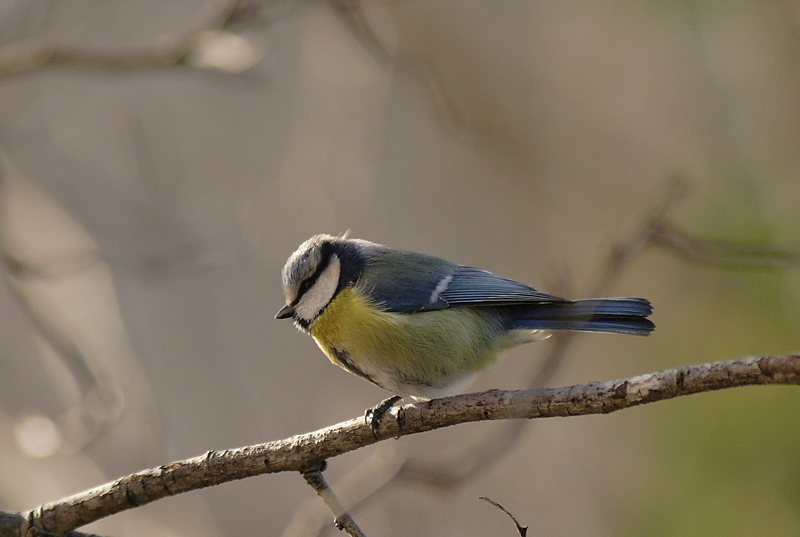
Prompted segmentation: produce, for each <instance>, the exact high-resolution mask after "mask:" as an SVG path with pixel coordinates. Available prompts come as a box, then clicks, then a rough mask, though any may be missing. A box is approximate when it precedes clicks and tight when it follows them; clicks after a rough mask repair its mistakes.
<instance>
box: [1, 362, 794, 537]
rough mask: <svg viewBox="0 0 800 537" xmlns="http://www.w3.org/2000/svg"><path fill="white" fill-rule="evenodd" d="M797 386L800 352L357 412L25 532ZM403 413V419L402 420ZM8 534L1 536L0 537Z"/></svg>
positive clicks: (187, 465) (175, 470) (130, 485)
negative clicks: (507, 431)
mask: <svg viewBox="0 0 800 537" xmlns="http://www.w3.org/2000/svg"><path fill="white" fill-rule="evenodd" d="M767 384H792V385H794V384H800V355H789V356H783V357H776V356H762V357H760V358H743V359H740V360H733V361H727V362H715V363H709V364H702V365H695V366H685V367H680V368H677V369H668V370H665V371H660V372H657V373H650V374H646V375H640V376H636V377H630V378H626V379H619V380H612V381H607V382H592V383H589V384H583V385H575V386H568V387H563V388H548V389H538V390H519V391H500V390H491V391H488V392H483V393H473V394H467V395H458V396H454V397H447V398H444V399H434V400H432V401H428V402H425V403H416V404H409V405H403V406H401V407H395V408H393V409H391V410H390V411H389V413H388V415H387V417H392V418H394V419H384V420H382V421H381V424H380V427H379V429H378V430H377V433H376V434H373V431H372V428H371V427H370V426H369V425H368V424H367V423H365V422H364V418H363V417H362V416H359V417H357V418H354V419H352V420H350V421H346V422H343V423H339V424H337V425H333V426H331V427H328V428H325V429H321V430H318V431H314V432H312V433H307V434H302V435H298V436H294V437H291V438H287V439H285V440H280V441H275V442H269V443H266V444H260V445H255V446H248V447H243V448H239V449H233V450H225V451H222V452H217V451H210V452H208V453H207V454H205V455H203V456H200V457H195V458H192V459H188V460H184V461H178V462H173V463H171V464H166V465H164V466H160V467H158V468H152V469H150V470H145V471H142V472H138V473H136V474H132V475H129V476H127V477H123V478H121V479H118V480H117V481H114V482H111V483H107V484H105V485H102V486H99V487H97V488H94V489H92V490H89V491H86V492H82V493H79V494H76V495H74V496H71V497H69V498H64V499H62V500H59V501H57V502H53V503H50V504H46V505H43V506H41V507H37V508H36V509H33V510H32V511H29V512H27V513H25V514H23V520H24V522H23V527H22V528H21V529H20V531H22V534H23V535H26V536H29V537H35V536H37V535H44V534H47V533H55V534H59V533H61V534H63V533H67V532H68V531H70V530H73V529H75V528H79V527H81V526H83V525H86V524H89V523H90V522H94V521H96V520H99V519H101V518H104V517H106V516H109V515H113V514H115V513H119V512H121V511H125V510H128V509H132V508H134V507H138V506H141V505H145V504H148V503H150V502H153V501H155V500H159V499H161V498H166V497H168V496H174V495H176V494H180V493H183V492H189V491H191V490H198V489H202V488H205V487H210V486H213V485H219V484H221V483H227V482H229V481H234V480H237V479H243V478H246V477H252V476H256V475H263V474H269V473H277V472H287V471H295V472H303V471H306V469H307V468H309V466H310V465H313V464H321V463H322V461H325V460H327V459H329V458H332V457H337V456H339V455H342V454H343V453H347V452H350V451H354V450H356V449H360V448H362V447H365V446H369V445H372V444H375V443H376V442H379V441H381V440H386V439H390V438H396V437H400V436H407V435H411V434H417V433H421V432H425V431H432V430H434V429H439V428H442V427H449V426H451V425H456V424H459V423H468V422H474V421H485V420H505V419H520V418H528V419H534V418H550V417H567V416H581V415H589V414H608V413H610V412H615V411H617V410H622V409H624V408H630V407H634V406H639V405H643V404H647V403H654V402H656V401H661V400H666V399H672V398H675V397H681V396H685V395H691V394H695V393H700V392H708V391H714V390H721V389H725V388H733V387H738V386H752V385H767ZM400 413H402V414H403V419H402V420H400V419H397V418H398V415H399V414H400ZM0 535H2V534H0Z"/></svg>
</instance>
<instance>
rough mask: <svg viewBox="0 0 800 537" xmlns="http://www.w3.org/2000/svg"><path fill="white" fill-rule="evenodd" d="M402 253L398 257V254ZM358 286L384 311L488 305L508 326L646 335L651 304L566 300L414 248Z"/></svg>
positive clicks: (374, 266)
mask: <svg viewBox="0 0 800 537" xmlns="http://www.w3.org/2000/svg"><path fill="white" fill-rule="evenodd" d="M395 256H400V257H395ZM357 285H358V286H359V287H360V288H361V290H362V291H363V292H365V293H366V294H367V295H368V296H369V297H370V298H371V299H372V300H374V301H375V302H376V304H378V305H379V307H381V308H383V309H384V310H386V311H390V312H394V313H416V312H421V311H431V310H441V309H445V308H449V307H450V306H460V305H464V306H476V307H490V308H493V309H494V313H495V315H497V316H498V318H499V319H502V323H503V325H504V326H505V327H506V329H508V330H578V331H587V332H615V333H623V334H635V335H647V334H649V333H650V332H652V331H653V329H654V328H655V326H654V325H653V323H652V322H651V321H650V320H649V319H647V318H646V317H647V316H649V315H650V314H651V313H652V311H653V307H652V306H651V305H650V302H648V301H647V300H645V299H643V298H595V299H585V300H576V301H572V300H567V299H565V298H561V297H557V296H554V295H549V294H547V293H542V292H541V291H537V290H536V289H534V288H533V287H531V286H529V285H526V284H524V283H522V282H518V281H516V280H511V279H509V278H503V277H502V276H498V275H496V274H492V273H491V272H487V271H485V270H480V269H476V268H472V267H465V266H463V265H456V264H454V263H450V262H449V261H444V260H443V259H439V258H437V257H433V256H428V255H424V254H417V253H414V252H403V251H398V250H386V251H383V252H381V253H379V254H377V255H376V256H375V257H373V258H372V260H371V261H370V264H369V267H367V269H366V270H365V271H364V273H363V274H362V277H361V278H360V279H359V281H358V283H357Z"/></svg>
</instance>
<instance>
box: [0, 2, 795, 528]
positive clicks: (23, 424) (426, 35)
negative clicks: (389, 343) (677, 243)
mask: <svg viewBox="0 0 800 537" xmlns="http://www.w3.org/2000/svg"><path fill="white" fill-rule="evenodd" d="M231 10H232V11H231ZM0 40H2V44H1V45H0V102H1V103H2V105H0V188H1V189H2V191H1V193H0V195H1V196H2V197H0V240H2V250H3V251H2V253H3V258H4V260H5V265H4V268H5V279H4V280H3V283H2V285H0V353H1V354H0V459H1V460H2V461H3V462H2V464H0V506H1V507H2V508H3V509H6V510H24V509H28V508H32V507H34V506H36V505H38V504H40V503H43V502H47V501H52V500H55V499H58V498H60V497H62V496H65V495H68V494H72V493H75V492H78V491H80V490H83V489H86V488H89V487H93V486H96V485H99V484H101V483H104V482H106V481H109V480H112V479H115V478H117V477H119V476H121V475H125V474H128V473H131V472H134V471H137V470H140V469H144V468H147V467H152V466H158V465H160V464H165V463H167V462H170V461H172V460H176V459H182V458H187V457H191V456H195V455H199V454H202V453H203V452H205V451H207V450H209V449H225V448H233V447H238V446H242V445H246V444H252V443H259V442H265V441H269V440H277V439H281V438H284V437H287V436H290V435H293V434H299V433H303V432H307V431H311V430H314V429H317V428H320V427H324V426H327V425H330V424H333V423H336V422H338V421H342V420H345V419H349V418H352V417H355V416H357V415H359V414H361V413H362V412H363V410H364V409H365V408H366V407H369V406H372V405H374V404H375V403H377V402H378V401H380V400H381V399H382V398H384V397H385V396H386V395H387V394H386V393H384V392H382V391H381V390H379V389H378V388H376V387H374V386H371V385H370V384H368V383H365V382H363V381H362V380H360V379H358V378H356V377H354V376H352V375H349V374H347V373H345V372H343V371H341V370H339V369H338V368H336V367H333V366H332V365H331V364H329V363H328V362H327V360H326V359H325V357H324V356H323V355H322V353H321V352H319V350H318V349H316V347H315V345H314V342H313V341H312V340H311V338H308V337H305V336H303V335H301V334H299V333H298V332H297V331H296V330H295V329H294V328H293V327H292V326H291V325H290V324H289V323H287V322H279V321H275V320H273V315H274V313H275V312H276V311H277V310H278V308H279V307H280V306H281V305H282V301H283V297H282V292H281V288H280V277H279V275H280V269H281V267H282V266H283V263H284V261H285V259H286V257H287V256H288V255H289V254H290V253H291V252H292V251H293V250H294V249H295V248H296V247H297V246H298V245H299V244H300V243H301V242H302V241H303V240H305V239H306V238H308V237H309V236H311V235H312V234H315V233H320V232H327V233H334V234H335V233H341V232H344V231H346V230H348V229H349V230H351V231H352V235H353V236H355V237H361V238H365V239H369V240H373V241H377V242H381V243H385V244H389V245H392V246H395V247H403V248H408V249H413V250H418V251H423V252H427V253H432V254H435V255H439V256H441V257H445V258H447V259H450V260H453V261H457V262H460V263H464V264H468V265H473V266H478V267H481V268H485V269H488V270H491V271H493V272H496V273H499V274H502V275H505V276H508V277H512V278H516V279H520V280H523V281H525V282H528V283H530V284H532V285H534V286H536V287H538V288H541V289H543V290H545V291H549V292H553V293H557V294H559V293H560V294H565V295H568V296H571V297H578V296H582V295H585V294H586V293H588V292H589V290H590V289H591V288H592V287H593V286H594V285H595V284H596V282H597V279H598V277H599V274H600V273H602V272H603V270H605V268H606V267H607V263H608V256H609V252H610V251H611V249H612V247H613V245H614V244H616V243H617V242H619V241H620V240H625V239H626V238H628V237H630V236H632V235H635V234H636V233H637V230H641V229H643V228H644V227H646V224H647V219H648V217H649V216H648V215H649V214H650V209H649V207H651V206H652V205H653V204H658V202H659V200H662V198H663V197H664V196H665V194H664V191H665V184H666V183H667V181H668V180H669V178H670V177H673V176H675V175H679V176H681V177H682V178H684V180H685V182H686V183H688V184H689V185H690V193H689V194H688V195H687V196H685V198H684V200H683V201H682V202H681V203H680V204H677V205H676V206H675V207H674V208H673V209H672V210H671V211H670V212H669V220H670V222H673V223H675V224H676V225H679V226H680V227H681V229H684V230H686V231H688V232H689V233H691V234H692V235H694V236H696V237H698V238H713V239H718V240H723V241H730V242H732V243H734V244H746V245H748V246H753V247H758V248H765V249H775V250H782V251H791V250H795V251H796V250H797V249H800V240H798V229H800V171H798V170H800V2H797V1H768V2H716V1H710V0H705V1H701V0H697V1H684V2H646V1H641V0H640V1H633V0H629V1H616V2H612V1H605V2H604V1H565V0H557V1H556V0H535V1H531V0H524V1H521V0H508V1H501V2H479V1H474V0H462V1H444V0H440V1H429V0H414V1H411V0H383V1H379V0H376V1H371V0H363V1H348V2H341V3H334V2H331V3H325V2H310V1H304V2H301V1H297V2H292V1H281V0H273V1H265V2H239V3H225V2H221V3H220V2H196V1H187V0H169V1H160V2H155V1H150V0H147V1H142V0H139V1H118V2H106V1H101V0H68V1H67V0H64V1H61V0H3V1H2V2H0ZM131 58H134V59H136V60H137V61H136V62H134V61H129V60H131ZM137 62H138V63H137ZM788 265H789V266H788V268H785V269H782V270H774V269H773V270H761V269H752V268H751V269H742V268H739V267H737V266H736V263H732V264H728V266H726V267H720V266H717V265H715V264H713V263H690V262H687V261H686V260H684V259H682V258H681V257H680V256H678V255H676V254H675V252H673V251H670V250H667V249H664V248H658V247H654V246H647V247H646V248H645V249H644V251H642V252H641V254H639V255H637V256H635V257H633V258H631V259H630V260H629V262H627V263H625V264H624V266H622V267H621V268H620V270H619V271H618V275H619V278H618V279H617V280H615V282H614V284H613V285H612V286H610V287H607V288H606V289H604V293H606V294H609V295H624V296H644V297H647V298H649V299H650V300H651V301H652V302H653V303H654V305H655V308H656V313H655V315H654V320H655V322H656V324H657V327H658V328H657V330H656V332H655V333H654V334H653V336H651V337H649V338H631V337H623V336H611V335H591V336H581V337H580V338H578V339H576V340H575V341H574V342H573V345H572V346H570V347H569V349H568V351H567V354H566V355H565V357H564V359H563V360H562V361H561V362H560V364H559V368H558V369H557V372H556V375H555V377H553V378H550V379H549V381H548V383H549V384H550V385H563V384H572V383H580V382H587V381H592V380H608V379H612V378H619V377H624V376H629V375H634V374H638V373H643V372H647V371H653V370H657V369H664V368H667V367H672V366H677V365H685V364H691V363H700V362H706V361H712V360H721V359H729V358H736V357H741V356H746V355H750V354H770V353H771V354H784V353H788V352H792V351H795V352H796V351H797V350H798V349H800V321H798V318H799V314H800V276H799V274H798V273H799V272H800V271H798V270H797V266H796V265H795V266H792V264H791V263H789V264H788ZM552 345H553V340H550V341H547V342H543V343H539V344H536V345H529V346H525V347H522V348H519V349H516V350H515V351H514V352H512V353H511V354H510V355H509V356H508V357H507V359H506V360H505V361H504V362H503V363H502V364H499V365H497V366H495V367H494V368H493V369H491V370H489V371H488V372H487V373H486V374H484V375H483V376H482V377H481V378H480V380H479V382H478V383H477V384H476V386H475V389H476V390H478V389H489V388H504V389H515V388H522V387H524V386H526V385H527V383H528V382H529V379H530V378H531V377H532V376H534V375H535V373H536V371H537V368H538V367H540V365H541V363H542V362H543V360H544V357H545V355H546V354H547V353H548V352H549V350H550V349H551V348H552ZM799 412H800V392H798V390H797V389H796V388H787V387H769V388H765V387H759V388H749V389H743V390H737V391H730V392H722V393H715V394H704V395H700V396H695V397H692V398H686V399H683V400H678V401H672V402H666V403H659V404H657V405H648V406H645V407H640V408H637V409H634V410H628V411H623V412H620V413H617V414H614V415H610V416H601V417H582V418H572V419H559V420H548V421H540V422H536V423H531V424H528V426H527V427H526V428H525V429H524V430H523V432H522V434H521V436H520V437H519V440H518V442H517V443H516V444H515V445H514V447H513V448H512V449H511V450H510V451H508V452H506V453H503V454H502V455H500V456H497V457H492V458H491V460H489V461H483V462H481V463H480V464H479V465H478V466H479V467H480V471H478V472H476V473H475V474H474V475H472V477H471V478H470V479H467V480H465V481H463V482H461V483H460V484H459V485H458V486H454V487H436V486H429V485H424V484H420V483H418V482H412V481H409V480H405V481H401V482H393V483H391V484H389V485H386V486H384V487H383V488H381V490H380V492H378V493H375V494H371V493H369V491H370V490H372V489H371V488H370V487H377V486H379V485H375V482H380V480H381V479H384V478H385V477H386V476H390V475H391V474H392V472H393V471H395V470H396V469H397V466H398V465H399V464H400V462H398V461H402V460H404V459H405V457H409V456H413V457H416V458H422V459H429V460H431V461H433V462H434V465H436V464H438V463H440V462H452V461H457V460H460V459H459V457H460V455H461V454H462V453H463V452H465V451H468V448H467V446H470V445H472V444H473V443H474V442H484V443H487V442H488V444H489V445H491V443H492V440H493V438H494V435H496V436H497V438H498V439H499V438H501V437H502V436H503V435H504V434H506V431H507V429H506V428H505V427H504V424H498V423H481V424H472V425H466V426H460V427H456V428H453V429H452V430H441V431H435V432H432V433H427V434H425V435H419V436H417V437H410V438H404V439H401V440H398V441H394V442H385V443H383V444H382V445H381V446H373V447H371V448H368V449H364V450H361V451H358V452H355V453H352V454H348V455H345V456H342V457H339V458H337V459H334V460H331V461H330V464H329V469H328V471H327V472H326V476H327V477H328V479H329V482H330V483H331V484H332V486H333V487H334V490H336V491H337V492H339V491H341V494H340V495H341V496H342V500H343V501H344V503H345V504H352V502H354V501H356V499H355V498H358V496H359V494H358V493H359V491H360V492H361V493H365V492H366V493H367V496H368V498H367V500H366V501H365V502H363V503H362V504H360V507H358V508H357V509H356V510H355V511H354V513H353V514H354V516H355V518H356V520H357V521H358V522H359V524H360V525H361V527H362V528H363V529H364V531H365V532H366V533H367V534H368V535H383V536H410V535H420V536H423V535H509V536H511V535H514V534H515V533H514V532H515V530H514V528H513V526H512V525H511V522H510V521H509V520H507V519H506V517H505V515H503V514H502V513H500V512H499V511H497V510H496V509H494V508H493V507H491V506H490V505H488V504H486V503H483V502H480V501H478V500H477V496H480V495H485V496H489V497H491V498H492V499H494V500H495V501H498V502H500V503H501V504H503V505H504V506H505V507H506V508H508V509H509V510H510V511H511V512H512V513H513V514H514V515H515V516H516V517H517V518H518V519H519V520H520V521H521V522H522V523H524V524H528V525H530V527H531V530H530V531H531V533H532V534H533V535H536V536H552V537H555V536H561V535H564V536H567V535H570V536H572V535H583V536H611V535H615V536H621V535H643V534H647V535H654V536H661V535H663V536H671V535H681V536H685V535H728V536H732V535H743V536H749V535H771V536H782V535H797V534H798V532H800V414H799ZM487 439H488V441H487ZM499 441H500V440H498V442H499ZM364 464H367V466H364ZM359 472H360V473H359ZM364 476H366V477H364ZM351 489H352V491H355V492H354V493H353V495H352V496H351V495H349V493H348V492H347V491H348V490H351ZM331 518H332V517H331V515H330V513H327V512H326V511H325V510H324V508H322V506H321V502H319V500H318V499H317V498H316V495H315V494H314V493H313V491H312V490H311V489H310V488H309V487H308V486H307V485H306V484H305V482H304V481H303V479H302V478H301V477H300V476H299V475H294V474H285V475H269V476H262V477H258V478H253V479H248V480H245V481H241V482H235V483H230V484H227V485H224V486H221V487H217V488H214V489H209V490H203V491H200V492H195V493H191V494H186V495H182V496H179V497H176V498H171V499H168V500H165V501H160V502H157V503H155V504H151V505H148V506H146V507H144V508H140V509H136V510H133V511H129V512H126V513H123V514H121V515H117V516H114V517H111V518H109V519H107V520H104V521H101V522H99V523H96V524H94V525H92V526H90V527H89V528H88V530H89V531H95V532H97V533H102V534H107V535H113V536H119V537H124V536H139V535H155V536H183V535H195V536H206V535H208V536H211V535H223V536H233V535H282V534H283V535H316V534H317V527H318V525H319V524H324V525H325V527H327V528H328V529H327V530H326V531H327V533H326V534H328V535H330V534H333V533H334V532H335V530H334V529H333V528H332V524H331Z"/></svg>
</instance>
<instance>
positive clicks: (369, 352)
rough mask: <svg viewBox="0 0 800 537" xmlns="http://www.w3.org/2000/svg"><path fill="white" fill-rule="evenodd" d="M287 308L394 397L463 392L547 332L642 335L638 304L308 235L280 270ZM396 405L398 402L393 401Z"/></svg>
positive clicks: (645, 323) (333, 353) (326, 346)
mask: <svg viewBox="0 0 800 537" xmlns="http://www.w3.org/2000/svg"><path fill="white" fill-rule="evenodd" d="M283 291H284V294H285V297H286V305H285V306H284V307H283V308H282V309H281V310H280V311H279V312H278V314H277V315H276V316H275V317H276V318H277V319H289V318H291V319H294V321H295V324H296V326H297V327H298V328H299V329H300V330H301V331H303V332H306V333H309V334H311V336H312V337H313V338H314V340H315V341H316V342H317V345H319V348H320V349H322V352H324V353H325V355H326V356H327V357H328V359H329V360H330V361H331V362H333V363H334V364H336V365H338V366H339V367H341V368H342V369H344V370H346V371H349V372H350V373H353V374H354V375H357V376H359V377H361V378H363V379H365V380H368V381H370V382H372V383H373V384H376V385H378V386H380V387H381V388H383V389H385V390H388V391H389V392H392V393H393V394H395V395H396V396H400V397H408V396H410V397H412V398H413V399H416V400H427V399H432V398H436V397H443V396H446V395H453V394H456V393H462V392H463V390H464V389H465V388H466V387H467V386H468V385H469V383H470V382H471V381H472V380H473V379H474V377H475V376H476V374H477V373H478V372H480V371H481V370H483V369H485V368H486V367H488V366H489V365H491V364H492V363H494V362H495V361H497V359H498V358H499V357H500V356H501V355H502V354H503V352H504V351H506V350H508V349H511V348H512V347H516V346H517V345H521V344H523V343H529V342H532V341H536V340H540V339H544V338H546V337H547V335H549V334H548V333H549V332H550V331H552V330H573V331H582V332H609V333H617V334H633V335H639V336H646V335H648V334H650V333H651V332H652V331H653V329H654V328H655V325H654V324H653V323H652V322H651V321H650V320H648V319H647V316H648V315H650V314H651V313H652V311H653V307H652V306H651V305H650V302H648V301H647V300H645V299H643V298H596V299H587V300H567V299H565V298H560V297H557V296H553V295H549V294H546V293H543V292H541V291H537V290H536V289H534V288H533V287H531V286H529V285H526V284H524V283H521V282H518V281H515V280H511V279H508V278H503V277H501V276H497V275H495V274H492V273H491V272H487V271H485V270H480V269H477V268H472V267H467V266H464V265H457V264H455V263H451V262H449V261H445V260H444V259H440V258H438V257H434V256H431V255H426V254H421V253H416V252H410V251H406V250H397V249H393V248H389V247H387V246H383V245H380V244H376V243H374V242H369V241H365V240H359V239H350V238H346V237H334V236H331V235H316V236H314V237H311V238H310V239H309V240H307V241H306V242H304V243H303V244H301V245H300V247H299V248H298V249H297V251H296V252H294V253H293V254H292V255H291V256H290V257H289V259H288V261H287V262H286V266H284V268H283ZM397 399H399V398H397Z"/></svg>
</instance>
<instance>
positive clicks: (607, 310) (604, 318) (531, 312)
mask: <svg viewBox="0 0 800 537" xmlns="http://www.w3.org/2000/svg"><path fill="white" fill-rule="evenodd" d="M652 312H653V306H652V305H651V304H650V302H648V301H647V300H645V299H644V298H591V299H587V300H576V301H574V302H553V303H549V304H547V303H544V304H542V303H539V304H535V305H533V304H532V305H518V306H514V307H511V308H509V311H508V313H509V314H510V323H511V328H512V329H523V330H572V331H578V332H609V333H614V334H632V335H635V336H646V335H648V334H650V332H652V331H653V330H654V329H655V325H654V324H653V322H652V321H650V320H649V319H647V318H646V317H647V316H648V315H650V314H651V313H652Z"/></svg>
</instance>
